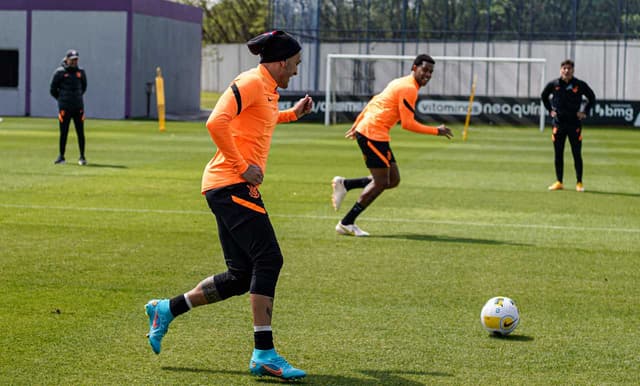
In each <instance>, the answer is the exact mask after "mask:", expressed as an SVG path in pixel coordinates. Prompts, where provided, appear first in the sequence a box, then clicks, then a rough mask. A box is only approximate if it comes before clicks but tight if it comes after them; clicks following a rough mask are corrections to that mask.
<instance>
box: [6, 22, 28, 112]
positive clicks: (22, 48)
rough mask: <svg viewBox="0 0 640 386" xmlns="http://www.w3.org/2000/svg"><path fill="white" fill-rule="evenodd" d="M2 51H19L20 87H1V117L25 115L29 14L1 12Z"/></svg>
mask: <svg viewBox="0 0 640 386" xmlns="http://www.w3.org/2000/svg"><path fill="white" fill-rule="evenodd" d="M0 26H1V30H0V31H2V33H0V49H3V50H15V49H17V50H18V66H19V71H20V72H19V75H18V87H17V88H5V87H0V102H1V103H0V116H2V115H24V112H25V100H26V99H25V97H26V96H25V92H26V76H25V73H26V68H27V64H26V63H27V57H26V52H27V37H26V34H25V31H26V30H27V13H26V12H25V11H0Z"/></svg>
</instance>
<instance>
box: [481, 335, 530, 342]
mask: <svg viewBox="0 0 640 386" xmlns="http://www.w3.org/2000/svg"><path fill="white" fill-rule="evenodd" d="M489 337H491V339H497V340H504V341H506V342H531V341H532V340H533V337H531V336H527V335H507V336H503V335H499V334H491V335H489Z"/></svg>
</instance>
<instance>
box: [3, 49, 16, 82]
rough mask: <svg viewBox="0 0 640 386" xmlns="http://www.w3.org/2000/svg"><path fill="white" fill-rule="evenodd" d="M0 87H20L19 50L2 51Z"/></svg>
mask: <svg viewBox="0 0 640 386" xmlns="http://www.w3.org/2000/svg"><path fill="white" fill-rule="evenodd" d="M0 87H18V50H0Z"/></svg>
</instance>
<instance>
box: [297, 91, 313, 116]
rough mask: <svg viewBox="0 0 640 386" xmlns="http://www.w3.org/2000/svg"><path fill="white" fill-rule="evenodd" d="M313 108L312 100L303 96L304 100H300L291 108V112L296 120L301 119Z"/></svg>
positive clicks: (307, 96)
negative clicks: (294, 114)
mask: <svg viewBox="0 0 640 386" xmlns="http://www.w3.org/2000/svg"><path fill="white" fill-rule="evenodd" d="M312 107H313V99H312V98H311V97H310V96H309V95H305V96H304V98H300V100H299V101H297V102H296V104H295V105H294V106H293V111H294V112H295V113H296V117H297V118H301V117H303V116H305V115H307V114H309V112H311V108H312Z"/></svg>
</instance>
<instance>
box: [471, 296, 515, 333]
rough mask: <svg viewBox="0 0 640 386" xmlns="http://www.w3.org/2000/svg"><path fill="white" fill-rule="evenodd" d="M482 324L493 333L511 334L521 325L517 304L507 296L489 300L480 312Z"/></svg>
mask: <svg viewBox="0 0 640 386" xmlns="http://www.w3.org/2000/svg"><path fill="white" fill-rule="evenodd" d="M480 322H482V326H483V327H484V328H485V329H486V330H487V331H489V332H491V333H494V334H498V335H509V334H511V333H512V332H513V330H515V329H516V327H518V324H519V323H520V314H519V313H518V307H517V306H516V302H515V301H513V299H510V298H508V297H506V296H496V297H494V298H491V299H489V301H487V302H486V303H485V305H484V307H482V311H481V312H480Z"/></svg>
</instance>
